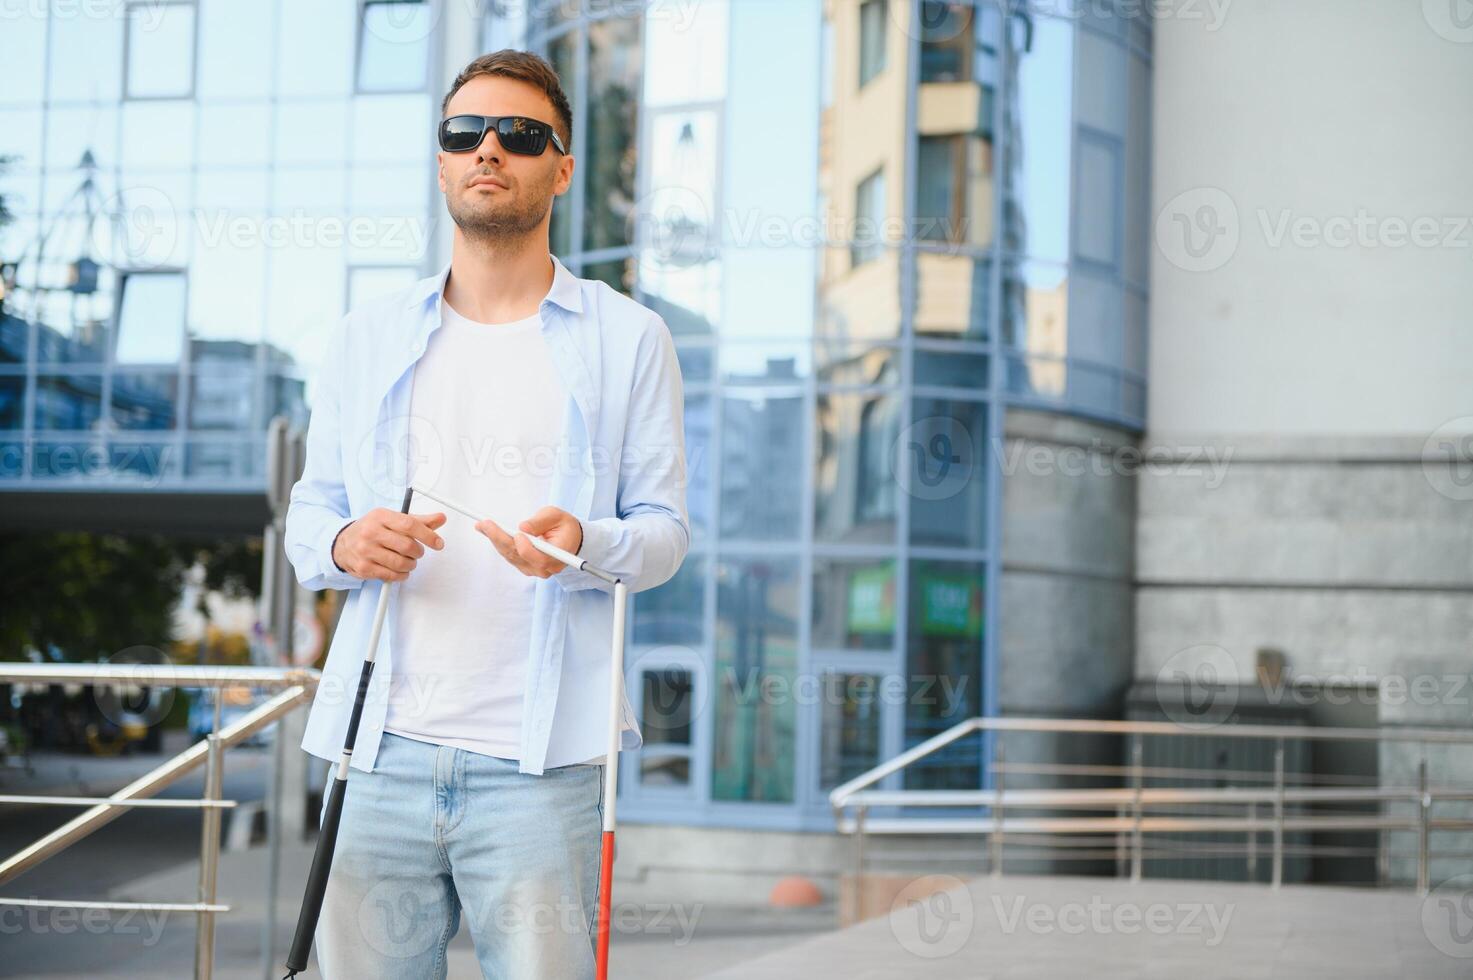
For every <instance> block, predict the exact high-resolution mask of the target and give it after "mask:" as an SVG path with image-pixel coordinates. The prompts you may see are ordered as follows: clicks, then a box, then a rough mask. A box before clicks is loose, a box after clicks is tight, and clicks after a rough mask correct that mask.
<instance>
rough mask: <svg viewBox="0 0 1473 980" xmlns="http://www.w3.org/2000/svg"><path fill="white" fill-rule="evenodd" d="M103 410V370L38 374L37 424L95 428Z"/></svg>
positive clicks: (78, 428)
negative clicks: (100, 372)
mask: <svg viewBox="0 0 1473 980" xmlns="http://www.w3.org/2000/svg"><path fill="white" fill-rule="evenodd" d="M101 414H102V375H101V374H56V375H44V374H43V375H41V376H39V377H37V378H36V428H38V429H76V430H88V429H92V428H95V427H96V425H97V420H98V418H99V417H100V416H101Z"/></svg>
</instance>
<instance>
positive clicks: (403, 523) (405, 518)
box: [384, 513, 445, 551]
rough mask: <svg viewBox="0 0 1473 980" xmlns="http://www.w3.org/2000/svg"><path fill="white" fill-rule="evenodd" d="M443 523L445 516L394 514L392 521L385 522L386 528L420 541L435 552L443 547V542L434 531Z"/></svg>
mask: <svg viewBox="0 0 1473 980" xmlns="http://www.w3.org/2000/svg"><path fill="white" fill-rule="evenodd" d="M444 523H445V515H444V514H442V513H436V514H395V515H394V517H393V518H392V520H389V521H385V522H384V524H385V526H386V527H388V528H390V529H392V530H394V531H398V532H399V533H400V534H403V535H406V536H408V537H411V538H414V539H415V540H417V541H421V542H423V543H424V544H426V545H428V546H429V547H431V548H434V549H435V550H437V551H438V550H439V549H441V548H443V547H445V541H444V539H443V538H441V537H440V536H439V535H438V534H436V533H435V531H434V529H435V528H437V527H441V526H442V525H444Z"/></svg>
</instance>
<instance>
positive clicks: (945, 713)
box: [905, 561, 984, 789]
mask: <svg viewBox="0 0 1473 980" xmlns="http://www.w3.org/2000/svg"><path fill="white" fill-rule="evenodd" d="M982 575H983V566H982V565H981V564H980V563H978V562H959V561H913V562H911V566H910V606H909V621H908V622H909V626H908V629H907V634H908V635H907V639H906V672H907V674H908V682H909V688H910V690H909V697H908V698H907V699H906V706H905V744H906V747H907V748H908V747H910V746H913V745H916V744H918V743H920V742H924V741H925V740H926V739H928V738H930V737H932V736H933V735H937V734H939V733H941V732H943V731H945V730H946V729H948V728H950V727H952V726H953V725H955V724H957V723H959V722H962V721H965V720H966V719H968V718H971V717H974V716H976V715H980V714H981V713H982V630H983V628H984V619H983V615H984V614H983V602H982V599H983V593H982V582H983V578H982ZM981 761H982V757H981V743H980V740H978V739H975V738H972V737H968V738H963V739H958V740H957V741H956V742H953V743H952V744H951V745H949V746H947V747H946V748H944V749H941V750H940V751H938V752H935V753H932V754H931V755H929V756H927V757H926V758H924V759H922V760H920V761H919V762H917V763H916V764H914V765H912V766H910V767H909V768H908V769H906V771H905V788H906V789H976V788H977V786H978V785H979V783H978V780H979V778H980V775H981V770H980V764H981Z"/></svg>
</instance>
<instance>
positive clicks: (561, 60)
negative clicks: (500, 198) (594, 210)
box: [547, 29, 583, 257]
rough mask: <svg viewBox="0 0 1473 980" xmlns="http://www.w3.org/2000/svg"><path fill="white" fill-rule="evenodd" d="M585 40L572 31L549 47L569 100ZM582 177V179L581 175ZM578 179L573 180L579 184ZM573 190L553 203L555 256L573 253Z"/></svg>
mask: <svg viewBox="0 0 1473 980" xmlns="http://www.w3.org/2000/svg"><path fill="white" fill-rule="evenodd" d="M582 37H583V34H582V32H581V31H578V30H576V29H575V30H572V31H569V32H568V33H566V34H564V35H562V36H561V37H559V38H558V39H557V40H555V41H553V42H552V43H551V44H549V45H548V49H547V61H548V63H549V64H550V65H552V69H553V71H555V72H557V76H558V80H559V81H561V82H562V86H563V91H564V92H566V93H567V94H568V98H570V99H574V98H577V93H576V92H575V91H574V83H575V81H576V79H577V75H576V74H575V71H576V66H577V61H578V41H579V40H580V39H581V38H582ZM574 111H576V109H575V110H574ZM570 149H571V150H572V152H573V153H574V155H576V156H581V155H582V153H583V148H582V147H581V146H574V147H570ZM578 169H579V170H582V169H583V162H582V161H581V160H580V161H579V162H578ZM579 176H581V175H579ZM577 179H578V177H575V178H574V181H575V182H576V181H577ZM572 210H573V189H572V188H569V189H568V191H567V193H565V194H563V195H562V196H561V197H558V198H554V199H553V203H552V219H551V222H550V225H549V229H548V234H549V237H550V241H549V247H550V249H551V251H552V253H553V254H554V255H557V256H562V257H565V256H568V255H571V254H572V253H573V214H572Z"/></svg>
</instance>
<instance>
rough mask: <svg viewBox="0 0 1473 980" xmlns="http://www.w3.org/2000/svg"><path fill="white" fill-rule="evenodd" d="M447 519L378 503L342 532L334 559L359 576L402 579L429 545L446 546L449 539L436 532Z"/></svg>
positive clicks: (334, 545) (333, 555)
mask: <svg viewBox="0 0 1473 980" xmlns="http://www.w3.org/2000/svg"><path fill="white" fill-rule="evenodd" d="M444 523H445V515H444V514H404V513H401V512H399V511H397V510H389V509H388V508H387V507H375V508H374V509H373V510H371V511H369V512H368V513H367V514H364V515H363V516H362V517H360V518H358V519H357V520H356V521H354V522H353V523H352V524H349V525H348V526H347V527H345V528H343V530H342V531H341V532H340V533H339V534H338V537H337V540H336V541H335V542H334V543H333V546H332V560H333V561H334V562H336V563H337V566H338V567H339V568H341V569H342V570H343V571H345V572H347V573H349V574H350V575H356V576H358V577H359V578H376V579H383V580H384V581H386V582H402V581H404V580H405V579H406V578H408V577H409V573H410V572H412V571H414V565H415V562H416V560H417V559H419V558H420V557H421V556H423V555H424V553H425V547H426V546H429V547H431V548H434V549H435V550H436V551H439V550H440V549H441V548H443V547H445V539H444V538H442V537H440V536H439V535H438V534H436V533H435V529H436V528H438V527H441V526H442V525H443V524H444Z"/></svg>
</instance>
